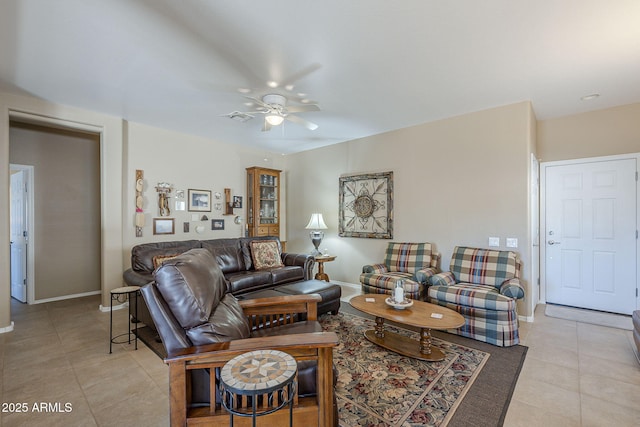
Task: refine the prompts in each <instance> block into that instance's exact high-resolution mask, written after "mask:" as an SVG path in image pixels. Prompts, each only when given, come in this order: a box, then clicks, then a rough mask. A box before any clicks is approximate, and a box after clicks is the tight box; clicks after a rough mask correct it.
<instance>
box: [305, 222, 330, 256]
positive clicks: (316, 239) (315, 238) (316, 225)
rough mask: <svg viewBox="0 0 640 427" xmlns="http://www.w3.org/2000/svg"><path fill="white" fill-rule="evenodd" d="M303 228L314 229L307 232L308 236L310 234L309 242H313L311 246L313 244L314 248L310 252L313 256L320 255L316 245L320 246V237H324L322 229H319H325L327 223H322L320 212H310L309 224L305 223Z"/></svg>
mask: <svg viewBox="0 0 640 427" xmlns="http://www.w3.org/2000/svg"><path fill="white" fill-rule="evenodd" d="M305 228H306V229H307V230H314V231H311V232H309V236H311V242H312V243H313V246H315V248H316V249H315V250H314V251H313V252H311V255H313V256H320V255H322V252H320V250H318V246H320V243H321V242H322V238H323V237H324V231H319V230H326V229H327V224H325V223H324V219H323V218H322V214H321V213H313V214H311V219H309V224H307V226H306V227H305Z"/></svg>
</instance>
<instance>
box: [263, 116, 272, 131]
mask: <svg viewBox="0 0 640 427" xmlns="http://www.w3.org/2000/svg"><path fill="white" fill-rule="evenodd" d="M270 130H271V124H270V123H269V122H268V121H267V119H264V120H263V123H262V132H269V131H270Z"/></svg>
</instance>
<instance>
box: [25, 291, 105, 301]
mask: <svg viewBox="0 0 640 427" xmlns="http://www.w3.org/2000/svg"><path fill="white" fill-rule="evenodd" d="M101 293H102V291H91V292H83V293H81V294H71V295H62V296H59V297H53V298H45V299H37V300H35V301H33V303H34V304H44V303H46V302H53V301H62V300H65V299H72V298H82V297H88V296H92V295H100V294H101Z"/></svg>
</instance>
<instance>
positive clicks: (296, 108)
mask: <svg viewBox="0 0 640 427" xmlns="http://www.w3.org/2000/svg"><path fill="white" fill-rule="evenodd" d="M287 111H288V112H290V113H304V112H305V111H320V107H319V106H318V105H316V104H305V105H290V106H287Z"/></svg>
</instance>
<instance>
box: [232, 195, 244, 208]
mask: <svg viewBox="0 0 640 427" xmlns="http://www.w3.org/2000/svg"><path fill="white" fill-rule="evenodd" d="M233 208H234V209H239V208H242V196H233Z"/></svg>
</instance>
